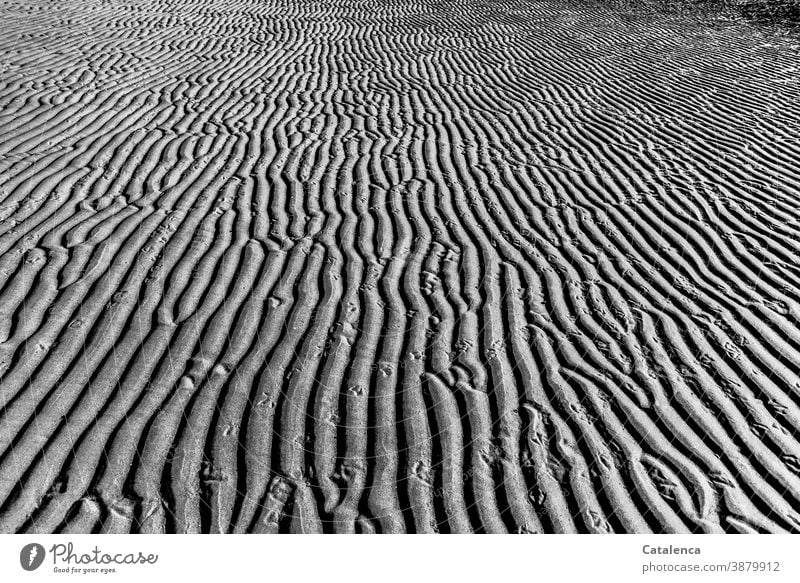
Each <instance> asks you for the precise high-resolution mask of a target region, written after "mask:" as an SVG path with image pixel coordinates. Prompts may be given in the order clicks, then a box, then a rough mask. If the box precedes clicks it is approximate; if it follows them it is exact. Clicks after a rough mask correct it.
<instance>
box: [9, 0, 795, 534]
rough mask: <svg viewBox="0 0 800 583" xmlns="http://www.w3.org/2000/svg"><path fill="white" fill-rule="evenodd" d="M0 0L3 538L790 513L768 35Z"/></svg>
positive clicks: (785, 291) (789, 311)
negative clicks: (34, 534)
mask: <svg viewBox="0 0 800 583" xmlns="http://www.w3.org/2000/svg"><path fill="white" fill-rule="evenodd" d="M0 11H1V12H2V14H1V15H0V17H2V19H3V22H4V24H3V29H4V32H5V34H4V35H3V39H0V64H1V65H2V69H0V71H2V72H0V400H1V401H0V402H1V403H2V410H0V531H3V532H31V533H32V532H365V533H371V532H598V533H601V532H787V531H788V532H797V531H798V530H800V511H798V508H800V441H799V440H800V435H799V434H798V431H799V430H798V427H800V423H798V421H800V375H799V374H798V370H799V368H798V367H799V366H800V332H799V331H798V316H800V311H798V308H799V307H800V306H799V305H798V300H797V298H798V290H799V289H800V268H798V261H797V259H798V256H799V254H800V239H799V238H798V232H799V230H798V227H799V226H800V217H799V216H798V206H797V202H796V201H797V200H798V196H800V183H799V182H798V179H797V172H796V169H797V168H796V166H797V162H796V160H797V156H798V153H799V150H800V146H798V141H797V135H798V133H797V130H798V127H797V126H798V119H800V116H799V115H798V113H799V112H798V103H800V100H798V94H799V93H800V86H799V85H798V77H797V69H796V64H797V56H798V55H797V45H796V44H794V45H793V44H792V39H791V37H786V36H771V35H770V34H769V32H768V31H764V30H760V29H758V30H757V29H752V28H749V27H748V26H747V25H744V24H729V25H726V26H718V25H717V26H712V25H711V24H710V23H706V22H703V21H700V20H692V19H691V18H676V17H668V16H663V17H659V18H656V19H655V20H654V19H649V20H647V21H642V22H636V21H633V22H631V21H629V20H623V19H621V18H620V17H619V16H618V15H617V14H616V13H615V12H614V11H613V10H603V9H602V8H601V7H598V6H595V5H592V6H589V5H583V4H581V3H577V2H567V1H555V2H551V1H549V0H547V1H522V0H504V1H502V2H481V1H478V0H463V1H449V0H448V1H441V2H434V1H428V0H419V1H414V2H408V1H405V0H403V1H393V0H369V1H366V0H365V1H352V0H350V1H345V2H325V1H321V0H303V1H297V0H293V1H291V2H289V1H265V2H255V1H238V2H226V1H222V0H202V1H200V0H197V1H191V2H170V1H165V0H147V1H136V2H132V1H131V2H126V1H117V0H103V1H99V2H81V3H75V2H63V1H62V2H57V3H56V2H45V3H31V2H28V1H24V0H21V1H16V2H6V3H4V4H3V6H2V7H0Z"/></svg>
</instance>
